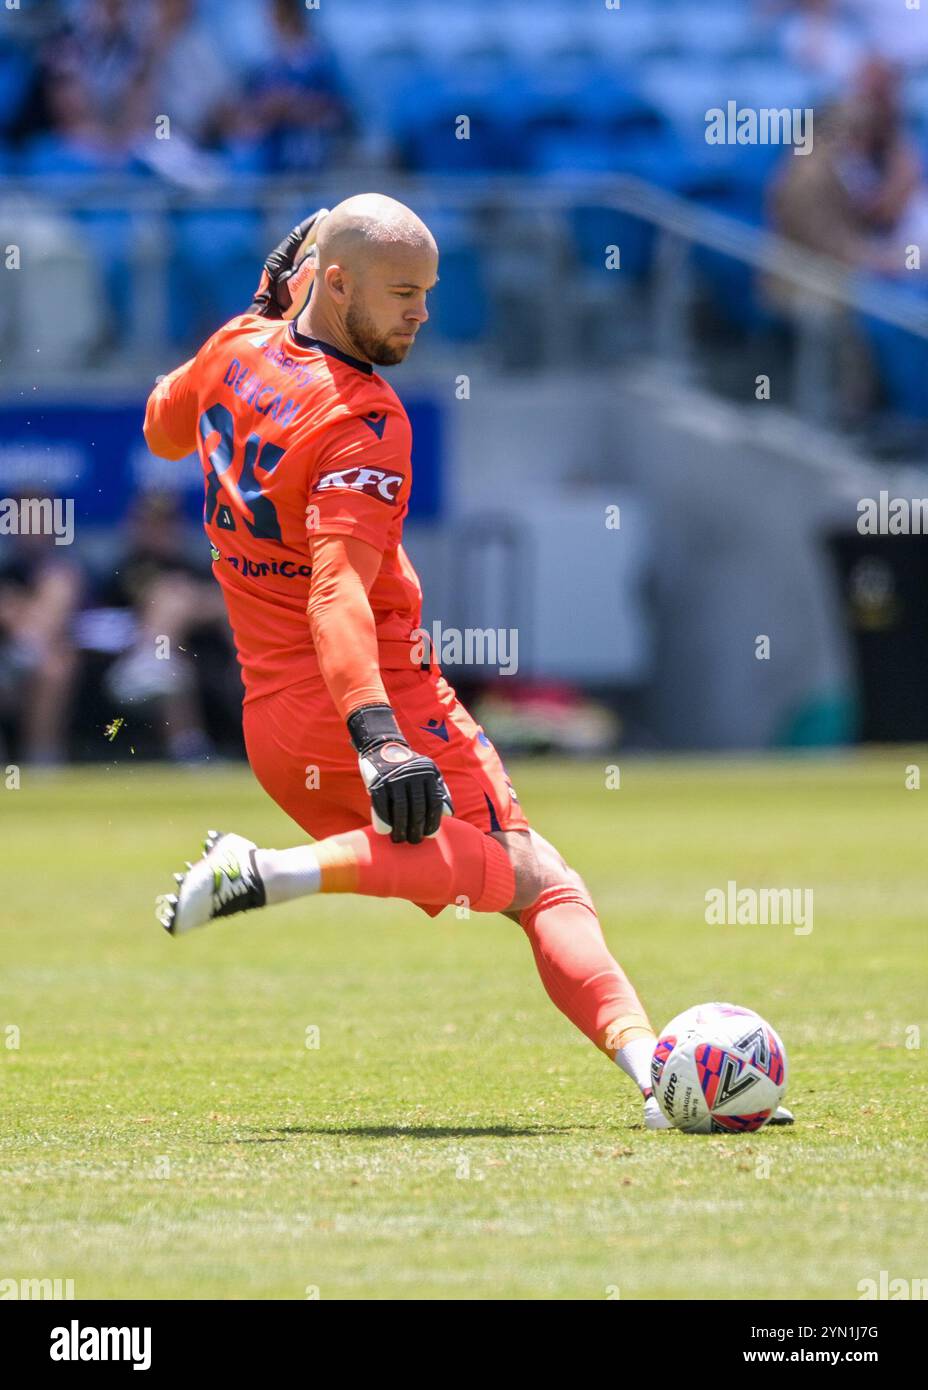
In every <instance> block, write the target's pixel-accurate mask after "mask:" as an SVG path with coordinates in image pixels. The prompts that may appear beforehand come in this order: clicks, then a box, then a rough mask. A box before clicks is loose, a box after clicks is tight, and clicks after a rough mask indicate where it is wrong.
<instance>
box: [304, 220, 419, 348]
mask: <svg viewBox="0 0 928 1390" xmlns="http://www.w3.org/2000/svg"><path fill="white" fill-rule="evenodd" d="M316 247H317V252H316V254H317V262H318V267H317V271H316V279H315V284H314V287H313V293H312V296H311V298H310V301H309V304H308V305H307V307H306V309H305V310H304V311H303V314H302V315H301V321H302V322H303V323H304V324H305V326H306V328H307V329H308V331H309V333H310V334H311V335H312V336H313V337H317V338H320V339H322V340H323V341H325V342H331V343H333V344H334V345H335V346H336V347H339V348H341V349H342V350H343V351H346V352H349V353H350V354H351V355H353V356H356V357H360V358H361V359H362V360H364V361H367V362H373V363H376V364H377V365H378V366H390V365H392V364H394V363H396V362H402V360H403V358H404V357H405V356H406V354H407V353H408V351H409V349H410V348H411V347H412V344H413V340H414V338H415V336H416V333H417V332H418V330H419V328H420V327H421V325H422V324H423V323H425V321H426V320H427V319H428V316H429V315H428V310H427V308H426V296H427V294H428V293H429V291H430V290H431V289H432V288H433V287H434V285H435V282H436V279H437V276H436V268H437V265H438V247H437V246H436V244H435V238H434V237H433V236H432V233H431V232H430V231H429V229H428V227H427V226H426V225H425V223H424V222H423V221H422V219H421V218H420V217H417V216H416V214H415V213H414V212H413V211H412V209H411V208H408V207H406V206H405V204H404V203H398V202H397V201H396V199H395V198H388V197H386V196H385V195H384V194H382V193H360V194H358V195H357V196H355V197H353V198H346V199H345V201H344V202H342V203H339V204H338V205H337V206H336V207H334V208H333V209H332V211H331V212H330V213H329V214H328V216H327V217H325V218H323V220H322V221H321V222H320V224H319V230H318V233H317V239H316Z"/></svg>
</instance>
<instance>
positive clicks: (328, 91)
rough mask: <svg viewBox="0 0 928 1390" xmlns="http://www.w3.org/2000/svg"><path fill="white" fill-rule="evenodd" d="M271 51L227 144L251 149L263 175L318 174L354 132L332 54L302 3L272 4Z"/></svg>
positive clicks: (275, 0)
mask: <svg viewBox="0 0 928 1390" xmlns="http://www.w3.org/2000/svg"><path fill="white" fill-rule="evenodd" d="M270 14H271V18H272V21H273V24H272V32H271V40H270V51H269V52H268V54H267V56H266V57H265V58H264V60H263V61H262V62H261V63H260V64H258V65H257V66H256V67H255V68H254V69H253V70H252V72H251V74H250V77H249V83H248V97H247V101H245V102H242V103H241V104H240V107H239V110H238V111H237V113H236V115H235V117H234V118H233V119H231V120H230V121H229V123H228V125H227V143H228V144H230V145H236V144H238V145H240V146H241V145H242V144H245V145H249V146H250V147H251V148H252V149H253V150H255V151H256V153H257V155H258V158H259V163H260V167H261V168H262V169H264V170H279V171H285V170H293V171H299V172H301V173H307V172H313V171H316V170H319V169H321V168H322V167H323V166H324V165H325V164H326V163H327V162H328V161H329V160H330V159H331V157H332V155H333V152H334V149H335V147H336V145H337V143H338V142H339V141H340V140H342V139H344V138H345V137H346V136H347V135H348V134H349V132H350V130H351V127H352V121H351V116H350V112H349V108H348V105H347V102H346V100H345V96H344V94H343V91H342V85H341V80H340V78H339V74H338V70H337V67H336V63H335V57H334V54H333V53H332V51H331V50H330V49H329V47H328V45H326V44H325V43H324V42H323V41H322V40H321V39H320V38H319V37H318V36H317V34H316V31H315V30H314V29H313V28H312V27H311V26H310V23H309V19H308V16H307V14H306V10H305V8H304V6H303V5H302V4H301V0H271V3H270Z"/></svg>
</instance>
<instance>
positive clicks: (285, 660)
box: [145, 314, 422, 701]
mask: <svg viewBox="0 0 928 1390" xmlns="http://www.w3.org/2000/svg"><path fill="white" fill-rule="evenodd" d="M145 438H146V440H147V442H148V446H149V448H150V449H151V451H152V452H153V453H155V454H158V455H160V456H161V457H163V458H169V459H179V458H183V457H184V456H185V455H187V454H189V453H192V452H193V450H194V449H196V451H197V453H198V454H199V456H200V461H201V463H202V465H203V473H204V486H205V502H204V509H203V524H204V527H205V529H206V533H207V535H208V536H209V539H210V541H211V542H212V555H213V573H214V574H215V576H216V578H217V579H218V580H219V583H220V584H221V585H222V589H223V593H224V595H225V600H226V607H227V609H228V613H229V620H230V622H231V624H232V630H233V633H234V635H235V645H236V649H237V651H238V658H239V661H240V663H241V666H242V674H243V677H244V681H245V699H246V701H248V700H253V699H256V698H257V697H258V696H261V695H268V694H271V693H272V692H273V691H276V690H280V689H282V688H283V687H284V686H287V685H291V684H293V683H295V682H297V681H300V680H303V679H305V678H306V677H307V676H311V675H315V674H316V673H317V672H318V671H319V663H318V659H317V656H316V653H315V651H314V649H313V642H312V636H311V633H310V627H309V621H308V619H307V615H306V605H307V598H308V594H309V584H310V574H311V566H310V544H309V542H310V539H311V538H312V537H313V536H325V535H338V536H353V537H356V538H357V539H358V540H361V541H366V542H367V543H368V544H370V545H372V546H374V547H376V549H377V550H378V551H380V552H381V553H382V560H381V565H380V570H379V572H378V574H377V578H376V579H375V581H374V584H373V586H372V588H371V590H370V593H369V595H368V597H369V600H370V605H371V610H372V612H373V615H374V621H375V624H376V629H377V640H378V648H379V659H380V665H381V667H382V668H384V669H397V668H400V667H407V668H408V667H409V666H410V664H411V662H414V655H413V652H412V650H411V648H412V646H413V643H414V642H415V641H416V638H415V636H414V629H416V628H418V627H419V624H420V622H421V613H422V591H421V588H420V586H419V580H418V577H417V576H416V572H415V570H414V569H413V567H412V565H411V563H410V561H409V558H408V557H407V555H406V553H405V551H404V550H403V546H402V544H401V536H402V528H403V518H404V517H405V515H406V512H407V510H408V498H409V490H410V486H411V483H412V469H411V465H410V451H411V446H412V432H411V429H410V425H409V419H408V417H407V415H406V412H405V410H404V409H403V406H402V404H401V403H400V401H399V398H398V397H397V395H396V393H395V392H394V391H393V389H392V387H390V386H389V385H388V384H387V383H386V382H385V381H384V380H383V378H382V377H380V376H378V374H377V373H376V372H375V371H374V370H373V368H372V367H371V366H370V365H369V364H368V363H366V362H363V361H361V360H359V359H357V358H354V357H349V356H348V355H347V354H345V353H343V352H340V351H339V350H338V349H337V348H334V347H331V346H330V345H329V344H326V343H321V342H318V341H317V340H316V339H313V338H307V337H305V336H303V335H302V334H300V333H298V332H297V331H296V329H295V327H294V326H293V324H291V323H276V322H271V321H269V320H267V319H264V318H260V317H259V316H257V315H254V314H243V315H241V316H240V317H239V318H236V319H232V320H231V321H230V322H229V323H227V324H226V325H225V326H224V327H223V328H220V329H219V331H218V332H217V333H214V334H213V336H212V337H211V338H210V339H209V340H208V341H207V342H206V343H205V344H204V345H203V347H202V348H201V349H200V351H199V352H198V353H197V355H196V357H195V358H193V359H192V360H191V361H189V362H186V363H185V364H184V365H183V366H182V367H178V368H177V370H176V371H174V372H171V373H170V375H168V376H166V377H164V378H163V379H162V380H161V381H160V382H159V384H158V385H157V386H156V387H155V390H154V391H153V392H152V394H151V396H150V397H149V401H148V408H147V410H146V414H145ZM415 664H418V663H415Z"/></svg>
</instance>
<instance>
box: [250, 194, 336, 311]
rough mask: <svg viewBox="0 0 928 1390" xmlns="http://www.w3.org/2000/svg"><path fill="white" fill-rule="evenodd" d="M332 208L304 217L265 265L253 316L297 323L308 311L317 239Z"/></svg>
mask: <svg viewBox="0 0 928 1390" xmlns="http://www.w3.org/2000/svg"><path fill="white" fill-rule="evenodd" d="M328 213H329V209H328V208H317V210H316V211H315V212H313V213H310V215H309V217H304V219H303V221H302V222H299V223H298V224H297V225H296V226H295V227H294V228H293V230H292V231H290V232H288V233H287V235H286V236H285V237H284V239H283V241H280V242H278V244H277V245H276V246H275V247H274V250H273V251H272V252H271V254H270V255H269V256H268V258H267V260H266V261H265V262H264V269H263V270H262V271H261V279H260V281H259V282H258V288H257V290H255V297H254V299H253V300H252V302H251V305H250V306H249V310H248V312H249V313H250V314H260V315H261V317H262V318H265V319H295V318H296V317H297V315H298V314H300V313H302V311H303V309H304V308H305V307H306V301H307V300H308V299H309V293H310V290H311V289H312V287H313V278H314V277H315V274H316V236H317V234H318V231H319V223H320V222H321V221H322V219H323V217H327V216H328Z"/></svg>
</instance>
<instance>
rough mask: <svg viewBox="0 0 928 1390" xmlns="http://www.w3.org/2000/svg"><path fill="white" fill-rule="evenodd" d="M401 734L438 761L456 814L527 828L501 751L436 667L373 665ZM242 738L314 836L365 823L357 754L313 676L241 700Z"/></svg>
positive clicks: (367, 806)
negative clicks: (386, 667)
mask: <svg viewBox="0 0 928 1390" xmlns="http://www.w3.org/2000/svg"><path fill="white" fill-rule="evenodd" d="M381 677H382V679H383V682H384V686H385V688H386V692H387V698H388V699H389V701H390V704H391V705H392V706H393V711H394V713H395V715H396V718H397V722H398V723H399V726H400V729H401V730H402V732H403V734H404V736H405V737H406V738H407V739H408V740H409V744H410V746H411V747H412V748H414V749H415V750H416V752H417V753H424V754H425V755H426V756H427V757H429V758H431V759H432V761H433V762H435V763H437V764H438V767H439V769H440V770H441V774H442V776H443V777H444V779H445V782H446V783H447V785H448V790H449V792H450V793H451V800H452V803H453V805H454V814H455V815H456V816H457V817H459V819H461V820H465V821H468V822H469V823H470V824H471V825H475V826H476V827H477V828H478V830H483V831H486V832H489V831H491V830H528V828H529V825H528V821H527V820H526V818H525V815H524V813H523V811H522V808H521V806H520V805H519V802H518V799H517V798H516V794H515V791H514V789H513V786H512V783H511V782H510V780H509V777H508V775H507V773H506V769H505V768H504V767H503V764H502V762H501V761H500V757H499V754H498V753H497V751H496V749H495V748H494V747H493V745H492V743H491V742H490V740H489V739H488V738H487V736H486V734H485V733H484V731H483V729H482V728H481V727H480V725H479V724H477V723H475V721H474V720H473V719H472V718H471V716H470V715H469V714H468V712H467V710H466V709H465V708H464V706H463V705H462V704H461V702H460V700H458V698H457V696H456V695H455V693H454V691H453V690H452V688H451V686H450V685H449V684H448V682H447V681H446V680H445V678H444V676H443V675H442V674H441V673H440V671H438V670H437V669H434V668H433V669H432V670H421V669H419V668H416V669H414V670H398V671H389V670H385V671H381ZM243 723H244V732H245V746H246V748H247V750H248V761H249V762H250V764H251V768H252V771H253V772H254V774H255V776H256V777H257V779H258V781H259V782H260V783H261V785H262V787H263V788H264V790H265V791H266V792H267V794H268V795H269V796H270V797H272V798H273V800H274V801H276V802H277V804H278V806H280V807H281V808H282V810H284V811H286V813H287V815H288V816H291V817H292V818H293V820H295V821H296V823H297V825H300V826H302V828H303V829H304V830H305V831H306V832H307V834H309V835H311V836H312V837H313V839H316V840H321V839H324V838H325V836H327V835H337V834H340V833H342V832H343V831H346V830H357V829H360V828H362V827H363V826H365V825H370V823H371V803H370V797H369V796H368V794H367V789H366V787H365V786H364V783H363V782H362V780H361V774H360V772H359V770H358V755H357V753H356V752H355V750H354V747H353V745H352V743H351V740H350V738H349V737H348V730H347V728H346V726H345V724H344V721H343V720H342V718H341V716H340V715H339V713H338V711H337V710H336V708H335V705H334V704H333V703H332V698H331V696H330V695H329V692H328V690H327V689H326V686H325V682H324V681H323V679H322V677H321V676H317V677H312V678H310V679H309V680H304V681H301V682H299V683H298V684H296V685H290V686H287V687H286V688H285V689H284V690H279V691H276V692H275V693H274V694H271V695H265V696H260V697H259V698H258V699H255V700H249V701H248V702H247V703H246V704H245V706H244V713H243Z"/></svg>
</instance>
